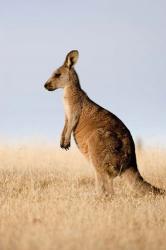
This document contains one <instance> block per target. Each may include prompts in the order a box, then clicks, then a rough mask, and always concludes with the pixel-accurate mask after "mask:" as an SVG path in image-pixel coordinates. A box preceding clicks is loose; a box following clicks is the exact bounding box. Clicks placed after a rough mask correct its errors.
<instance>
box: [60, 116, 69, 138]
mask: <svg viewBox="0 0 166 250" xmlns="http://www.w3.org/2000/svg"><path fill="white" fill-rule="evenodd" d="M67 126H68V120H67V118H66V117H65V125H64V128H63V130H62V135H61V137H63V138H64V137H65V135H66V131H67Z"/></svg>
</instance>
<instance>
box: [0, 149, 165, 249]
mask: <svg viewBox="0 0 166 250" xmlns="http://www.w3.org/2000/svg"><path fill="white" fill-rule="evenodd" d="M137 158H138V163H139V166H140V171H141V174H142V175H143V176H144V177H145V179H146V180H148V181H150V182H152V183H153V184H155V185H157V186H159V187H162V188H166V151H165V150H161V149H160V150H159V149H154V148H151V149H144V150H142V151H139V152H137ZM115 192H116V194H115V196H114V197H113V198H111V199H110V198H104V197H99V196H98V195H97V194H96V193H95V187H94V170H93V168H92V167H91V166H89V165H88V163H87V162H86V161H85V160H84V158H83V157H82V156H81V155H80V153H79V152H78V151H77V150H76V149H73V150H70V151H69V152H64V151H62V150H59V149H57V148H56V147H55V146H53V145H36V146H35V145H25V146H23V145H20V146H4V145H1V146H0V250H8V249H11V250H15V249H19V250H38V249H42V250H44V249H50V250H51V249H58V250H61V249H62V250H63V249H70V250H79V249H83V250H89V249H91V250H92V249H93V250H99V249H100V250H107V249H114V250H116V249H126V250H129V249H132V250H135V249H147V250H148V249H151V250H153V249H154V250H156V249H163V250H165V249H166V197H165V196H164V195H158V196H154V195H152V194H147V195H146V196H144V197H138V196H135V195H134V194H133V193H132V192H131V191H130V190H128V189H127V187H126V186H125V185H124V183H123V182H122V181H121V180H120V178H117V180H116V181H115Z"/></svg>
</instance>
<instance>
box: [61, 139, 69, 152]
mask: <svg viewBox="0 0 166 250" xmlns="http://www.w3.org/2000/svg"><path fill="white" fill-rule="evenodd" d="M60 147H61V148H62V149H65V150H69V148H70V141H68V140H63V141H61V143H60Z"/></svg>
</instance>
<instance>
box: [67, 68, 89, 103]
mask: <svg viewBox="0 0 166 250" xmlns="http://www.w3.org/2000/svg"><path fill="white" fill-rule="evenodd" d="M82 92H84V91H83V90H82V89H81V85H80V81H79V78H78V75H77V73H76V71H75V70H74V69H72V70H71V72H70V76H69V83H68V85H67V86H66V87H65V88H64V98H69V99H70V98H71V99H73V100H74V99H75V98H78V96H79V95H80V94H81V93H82Z"/></svg>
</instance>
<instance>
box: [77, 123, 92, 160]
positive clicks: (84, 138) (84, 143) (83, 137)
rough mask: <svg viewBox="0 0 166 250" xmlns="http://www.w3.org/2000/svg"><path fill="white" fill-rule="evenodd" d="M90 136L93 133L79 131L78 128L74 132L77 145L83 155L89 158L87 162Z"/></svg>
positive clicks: (83, 130)
mask: <svg viewBox="0 0 166 250" xmlns="http://www.w3.org/2000/svg"><path fill="white" fill-rule="evenodd" d="M90 134H91V132H88V131H86V130H85V129H81V130H79V129H78V128H77V129H75V130H74V132H73V136H74V140H75V142H76V145H77V147H78V149H79V150H80V151H81V153H82V154H83V155H84V156H85V157H86V158H87V160H89V152H88V138H89V137H90Z"/></svg>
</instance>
